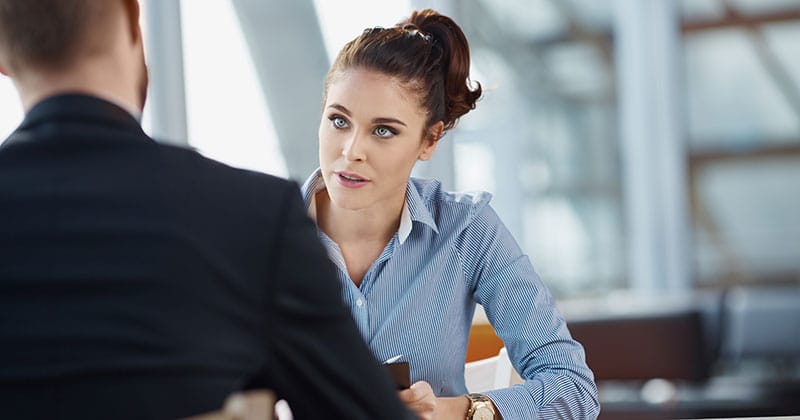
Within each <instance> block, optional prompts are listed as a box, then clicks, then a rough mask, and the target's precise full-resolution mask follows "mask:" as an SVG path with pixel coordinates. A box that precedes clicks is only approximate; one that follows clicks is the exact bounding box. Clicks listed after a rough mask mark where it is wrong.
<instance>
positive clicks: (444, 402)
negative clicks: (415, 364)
mask: <svg viewBox="0 0 800 420" xmlns="http://www.w3.org/2000/svg"><path fill="white" fill-rule="evenodd" d="M399 395H400V400H401V401H403V403H405V405H406V407H408V408H409V410H411V411H413V412H414V414H416V415H417V417H418V418H420V419H423V420H432V419H436V420H450V419H453V420H462V419H463V418H464V417H466V415H467V409H469V401H468V400H467V399H466V398H465V397H464V396H460V397H449V398H436V395H435V394H434V393H433V389H432V388H431V385H430V384H429V383H427V382H425V381H419V382H415V383H414V385H411V388H409V389H404V390H402V391H400V394H399Z"/></svg>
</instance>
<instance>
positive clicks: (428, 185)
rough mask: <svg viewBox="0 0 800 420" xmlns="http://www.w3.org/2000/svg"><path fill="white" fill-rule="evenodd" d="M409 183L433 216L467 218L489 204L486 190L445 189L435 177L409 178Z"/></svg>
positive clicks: (490, 196) (489, 196) (439, 217)
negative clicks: (456, 190) (457, 190)
mask: <svg viewBox="0 0 800 420" xmlns="http://www.w3.org/2000/svg"><path fill="white" fill-rule="evenodd" d="M411 185H413V186H414V188H415V190H416V193H417V194H418V196H419V198H420V199H421V200H422V202H423V203H424V205H425V207H427V208H428V210H429V211H430V212H431V214H432V215H433V216H434V218H436V219H439V220H441V219H442V218H447V219H457V220H462V221H464V220H468V219H471V218H472V217H474V216H475V215H476V214H479V213H480V212H481V211H482V210H483V209H484V208H486V207H488V206H489V202H490V201H491V200H492V194H491V193H489V192H486V191H459V192H455V191H446V190H445V189H444V188H443V187H442V183H441V182H440V181H439V180H437V179H424V178H411Z"/></svg>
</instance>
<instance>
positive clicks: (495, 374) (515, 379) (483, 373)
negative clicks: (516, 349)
mask: <svg viewBox="0 0 800 420" xmlns="http://www.w3.org/2000/svg"><path fill="white" fill-rule="evenodd" d="M464 381H465V383H466V385H467V390H468V391H469V392H486V391H491V390H493V389H499V388H506V387H508V386H509V385H513V384H515V383H521V382H522V378H520V376H519V374H518V373H517V372H516V371H515V370H514V367H513V366H512V365H511V359H509V358H508V352H507V351H506V348H505V347H503V348H501V349H500V352H499V353H498V354H497V356H492V357H489V358H486V359H482V360H476V361H474V362H469V363H467V364H466V365H464Z"/></svg>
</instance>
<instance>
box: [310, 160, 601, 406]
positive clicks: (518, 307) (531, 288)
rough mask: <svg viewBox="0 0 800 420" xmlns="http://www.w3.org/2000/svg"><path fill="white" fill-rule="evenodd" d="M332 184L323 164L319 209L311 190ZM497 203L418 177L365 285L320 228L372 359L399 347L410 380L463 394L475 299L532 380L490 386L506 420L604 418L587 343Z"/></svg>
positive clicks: (315, 178)
mask: <svg viewBox="0 0 800 420" xmlns="http://www.w3.org/2000/svg"><path fill="white" fill-rule="evenodd" d="M324 188H325V186H324V181H323V179H322V177H321V174H320V172H319V170H317V171H316V172H315V173H314V174H313V175H312V176H311V177H310V178H309V179H308V180H307V181H306V183H305V185H304V186H303V197H304V199H305V200H306V204H307V205H309V207H310V209H309V210H310V213H312V216H313V213H314V210H315V205H314V201H313V197H314V194H315V192H317V191H319V190H321V189H324ZM490 198H491V196H490V194H488V193H479V194H454V193H449V192H445V191H442V189H441V184H440V183H439V182H438V181H435V180H421V179H416V178H412V179H410V180H409V182H408V187H407V191H406V208H405V209H404V211H403V219H405V220H402V221H401V227H400V229H398V233H397V234H395V236H394V237H393V238H392V239H391V240H390V241H389V243H388V244H387V245H386V248H385V249H384V250H383V252H382V253H381V255H380V256H379V257H378V259H377V260H376V261H375V262H374V263H373V264H372V266H371V267H370V269H369V270H368V271H367V274H366V275H365V277H364V279H363V281H362V283H361V286H360V287H356V286H355V284H354V283H353V282H352V281H351V280H350V278H349V276H348V273H347V269H346V267H345V264H344V258H343V256H342V253H341V251H340V250H339V247H338V246H337V245H336V243H335V242H333V241H332V240H331V239H330V238H329V237H328V236H327V235H325V234H324V233H323V232H321V231H320V232H319V235H320V238H321V240H322V242H323V243H324V245H325V246H326V248H327V249H328V253H329V255H330V256H331V260H332V261H333V262H334V263H335V264H336V266H337V267H338V274H339V280H340V281H341V283H342V287H343V294H344V300H345V302H346V304H347V305H348V306H349V307H350V309H351V311H352V314H353V317H354V318H355V320H356V323H357V325H358V328H359V329H360V331H361V334H362V335H363V337H364V340H365V341H366V342H367V343H368V344H369V346H370V348H371V349H372V351H373V353H374V354H375V356H376V357H377V358H378V359H379V360H386V359H389V358H391V357H393V356H396V355H399V354H402V355H403V358H402V360H406V361H408V362H410V365H411V379H412V382H414V381H418V380H425V381H427V382H429V383H430V384H431V387H433V390H434V392H435V393H436V394H437V395H438V396H456V395H461V394H465V393H466V392H467V389H466V387H465V385H464V360H465V357H466V348H467V339H468V336H469V331H470V325H471V321H472V316H473V313H474V310H475V304H476V303H479V304H481V305H483V306H484V308H485V310H486V314H487V316H488V318H489V321H490V322H491V323H492V325H493V326H494V328H495V330H496V331H497V333H498V335H499V336H500V338H502V339H503V342H504V343H505V346H506V348H507V349H508V353H509V356H510V358H511V361H512V363H513V364H514V368H516V369H517V372H519V373H520V375H521V376H522V378H523V379H525V383H524V384H521V385H515V386H512V387H509V388H504V389H498V390H494V391H489V392H487V393H486V395H488V396H489V397H490V398H491V399H492V401H494V403H495V405H496V406H497V407H498V409H499V410H500V413H501V414H502V416H503V419H506V420H511V419H531V418H575V419H593V418H596V417H597V414H598V412H599V405H598V402H597V388H596V386H595V383H594V377H593V374H592V372H591V370H589V368H588V367H587V365H586V361H585V357H584V353H583V348H582V347H581V345H580V344H579V343H578V342H576V341H574V340H573V339H572V338H571V336H570V334H569V331H568V330H567V326H566V323H565V322H564V319H563V318H562V317H561V315H560V314H559V312H558V310H557V309H556V306H555V302H554V300H553V297H552V296H551V295H550V293H549V291H548V290H547V288H546V287H545V286H544V284H543V283H542V281H541V279H540V278H539V276H538V275H537V274H536V272H535V271H534V269H533V266H532V265H531V263H530V260H529V259H528V257H527V256H526V255H525V254H523V253H522V250H521V249H520V248H519V246H518V245H517V243H516V241H515V240H514V238H513V237H512V236H511V234H510V232H509V231H508V230H507V229H506V228H505V226H504V225H503V223H502V222H501V221H500V219H499V218H498V216H497V214H496V213H495V212H494V210H492V208H491V207H490V206H489V205H488V203H489V200H490Z"/></svg>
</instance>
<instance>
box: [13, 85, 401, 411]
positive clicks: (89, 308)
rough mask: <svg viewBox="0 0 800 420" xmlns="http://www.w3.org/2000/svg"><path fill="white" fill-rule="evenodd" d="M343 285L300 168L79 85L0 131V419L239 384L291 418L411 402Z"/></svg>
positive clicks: (221, 392) (186, 406)
mask: <svg viewBox="0 0 800 420" xmlns="http://www.w3.org/2000/svg"><path fill="white" fill-rule="evenodd" d="M220 141H225V139H220ZM340 299H341V297H340V290H339V288H338V285H337V282H336V280H335V277H334V272H333V269H332V267H331V266H330V263H329V261H328V259H327V257H326V255H325V252H324V250H323V248H322V246H321V245H320V244H319V243H318V239H317V236H316V231H315V228H314V226H313V224H312V222H311V221H310V220H309V219H308V218H307V217H306V216H305V214H304V208H303V205H302V202H301V198H300V194H299V191H298V188H297V186H296V185H295V184H293V183H290V182H288V181H285V180H281V179H278V178H275V177H271V176H268V175H264V174H259V173H255V172H249V171H244V170H238V169H233V168H231V167H228V166H226V165H223V164H221V163H217V162H215V161H212V160H209V159H206V158H203V157H202V156H200V155H199V154H197V153H195V152H193V151H189V150H185V149H181V148H177V147H170V146H165V145H162V144H158V143H156V142H154V141H152V140H151V139H150V138H148V137H147V136H146V135H145V134H144V132H142V130H141V128H140V126H139V124H138V123H137V122H136V120H135V119H134V118H132V117H131V115H130V114H128V113H127V112H126V111H124V110H122V109H121V108H119V107H117V106H115V105H113V104H111V103H108V102H105V101H103V100H100V99H97V98H93V97H87V96H80V95H63V96H56V97H52V98H49V99H46V100H45V101H43V102H41V103H39V104H38V105H36V106H35V107H34V108H33V109H32V110H31V111H30V112H29V113H28V115H27V117H26V118H25V121H24V122H23V123H22V125H21V126H20V128H19V129H18V130H17V131H16V132H15V133H14V134H12V135H11V137H10V138H9V139H8V140H7V141H6V142H4V143H3V144H2V145H1V146H0V417H3V418H81V419H87V418H107V419H123V418H131V419H144V418H175V417H180V416H186V415H191V414H196V413H201V412H205V411H210V410H215V409H219V408H220V407H221V406H222V404H223V400H224V399H225V397H226V396H227V395H228V394H229V393H231V392H233V391H235V390H240V389H243V388H248V387H268V388H271V389H273V390H275V391H276V392H277V394H278V396H279V397H280V398H285V399H287V400H288V402H289V404H290V405H291V406H292V409H293V411H294V414H295V417H296V418H298V419H310V418H314V419H316V418H342V419H344V418H348V419H355V418H387V419H388V418H394V417H398V418H399V417H404V416H405V412H404V411H403V407H402V405H401V403H400V402H399V401H398V400H397V399H396V394H395V391H394V388H393V386H392V385H391V383H390V381H389V379H388V377H387V376H386V373H385V372H384V371H383V370H382V368H381V367H380V366H378V365H377V364H376V362H375V360H374V359H373V358H372V356H371V354H370V353H369V350H368V349H367V348H366V346H365V345H364V344H363V342H362V341H361V340H362V339H361V337H360V335H359V334H358V332H357V329H356V327H355V324H354V322H353V321H352V319H351V318H350V315H349V312H348V311H347V309H346V308H345V307H344V306H343V304H342V303H341V300H340Z"/></svg>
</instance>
